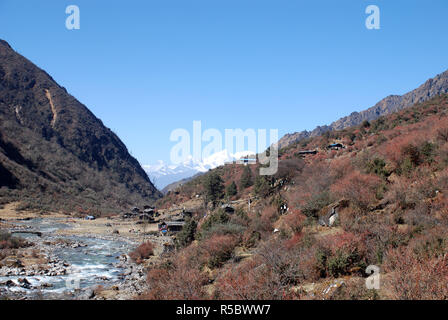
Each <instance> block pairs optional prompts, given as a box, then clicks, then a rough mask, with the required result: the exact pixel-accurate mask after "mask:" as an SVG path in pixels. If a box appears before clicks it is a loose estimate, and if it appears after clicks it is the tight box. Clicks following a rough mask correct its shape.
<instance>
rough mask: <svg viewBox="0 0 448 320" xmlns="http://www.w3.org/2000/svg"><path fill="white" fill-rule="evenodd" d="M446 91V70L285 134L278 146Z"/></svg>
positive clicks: (387, 112)
mask: <svg viewBox="0 0 448 320" xmlns="http://www.w3.org/2000/svg"><path fill="white" fill-rule="evenodd" d="M443 93H448V70H447V71H445V72H443V73H442V74H439V75H437V76H436V77H435V78H433V79H429V80H428V81H426V82H425V83H424V84H423V85H421V86H420V87H418V88H417V89H415V90H412V91H411V92H408V93H406V94H405V95H402V96H399V95H391V96H388V97H386V98H384V99H383V100H381V101H380V102H378V103H377V104H376V105H374V106H373V107H371V108H369V109H367V110H364V111H361V112H353V113H352V114H350V115H349V116H347V117H343V118H341V119H339V120H337V121H335V122H333V123H332V124H330V125H328V126H319V127H317V128H316V129H314V130H312V131H301V132H295V133H292V134H286V135H285V136H283V137H282V138H281V139H280V141H279V147H280V148H284V147H287V146H289V145H290V144H292V143H294V142H298V141H301V140H303V139H306V138H309V137H316V136H319V135H322V134H323V133H325V132H328V131H333V130H341V129H344V128H348V127H353V126H357V125H359V124H361V123H362V122H363V121H372V120H375V119H378V117H380V116H382V115H388V114H391V113H393V112H396V111H399V110H402V109H404V108H407V107H410V106H412V105H414V104H415V103H419V102H424V101H427V100H429V99H431V98H433V97H435V96H438V95H441V94H443Z"/></svg>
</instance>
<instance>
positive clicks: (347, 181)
mask: <svg viewBox="0 0 448 320" xmlns="http://www.w3.org/2000/svg"><path fill="white" fill-rule="evenodd" d="M380 184H381V179H380V178H378V177H377V176H375V175H373V174H362V173H360V172H359V171H353V172H352V173H350V174H349V175H347V176H346V177H344V178H342V179H340V180H338V181H337V182H336V183H335V184H334V185H332V186H331V192H332V193H333V194H334V195H336V196H338V197H341V198H346V199H348V200H349V201H350V203H351V204H354V205H355V206H357V207H359V208H360V209H362V210H366V209H367V207H368V206H369V205H371V204H373V203H374V202H375V201H376V192H377V189H378V186H379V185H380Z"/></svg>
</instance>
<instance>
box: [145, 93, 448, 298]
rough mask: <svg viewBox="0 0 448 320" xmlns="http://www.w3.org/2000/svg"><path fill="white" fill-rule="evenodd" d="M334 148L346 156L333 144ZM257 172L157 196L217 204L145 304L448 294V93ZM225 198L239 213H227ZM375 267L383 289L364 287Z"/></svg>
mask: <svg viewBox="0 0 448 320" xmlns="http://www.w3.org/2000/svg"><path fill="white" fill-rule="evenodd" d="M335 142H339V143H342V144H343V145H344V148H327V147H328V146H329V144H330V143H335ZM304 149H305V150H309V149H313V150H316V151H317V153H316V154H306V155H303V154H301V153H300V151H302V150H304ZM248 167H249V166H248ZM248 167H244V166H243V165H234V164H232V165H226V166H222V167H219V168H217V169H214V170H211V171H209V172H207V173H206V174H204V175H202V176H201V177H198V178H196V179H193V180H192V181H190V182H188V183H186V184H184V185H183V186H181V187H179V188H178V189H177V190H176V192H171V193H169V194H168V195H167V196H166V197H165V198H164V199H161V200H160V203H163V205H164V206H166V207H170V206H173V207H180V208H181V207H182V206H183V204H182V202H183V201H187V200H190V199H191V198H193V197H194V198H198V195H199V197H201V198H203V199H204V200H205V201H208V202H209V205H208V207H207V208H206V207H205V206H198V208H197V210H196V212H195V211H194V210H192V211H193V212H194V214H193V218H192V219H191V220H187V222H186V226H185V227H184V229H183V231H182V232H181V233H179V234H178V235H177V236H176V238H177V239H176V241H177V245H178V247H179V249H180V250H178V251H177V252H175V253H173V254H172V255H168V256H167V257H166V260H165V261H162V263H161V264H160V265H158V266H156V267H154V268H152V269H151V270H150V271H149V273H148V283H149V287H150V289H149V291H148V293H147V295H146V298H148V299H163V298H165V299H207V298H213V299H243V300H244V299H319V300H320V299H369V300H370V299H445V298H446V297H447V296H448V287H447V286H446V281H445V279H448V239H447V234H448V210H447V208H448V95H441V96H437V97H434V98H432V99H431V100H428V101H426V102H423V103H419V104H416V105H414V106H412V107H409V108H406V109H404V110H401V111H399V112H396V113H393V114H390V115H388V116H382V117H380V118H379V119H377V120H374V121H370V122H369V121H364V122H363V123H362V124H361V125H359V126H355V127H350V128H346V129H344V130H338V131H331V132H328V133H327V134H325V135H322V136H318V137H314V138H310V139H306V140H304V141H301V142H300V143H295V144H292V145H290V146H289V147H288V148H284V149H283V150H282V152H281V155H280V161H279V171H278V173H277V174H276V175H274V176H260V175H258V173H257V172H258V171H257V170H256V169H257V167H256V166H255V165H254V166H252V167H251V169H252V170H251V171H250V172H249V171H248V170H247V169H246V168H248ZM248 177H249V178H248ZM232 181H234V182H235V183H236V186H237V190H235V189H236V188H235V187H232V188H229V187H228V186H230V185H232ZM248 182H249V183H248ZM224 190H225V191H226V192H224ZM228 198H230V200H234V201H233V202H232V205H233V206H234V207H235V212H234V213H233V214H232V213H231V212H229V211H228V210H227V211H224V209H227V207H224V208H222V207H221V204H222V203H226V202H227V201H228V200H227V199H228ZM249 198H250V199H251V200H252V202H251V206H250V207H249V206H248V199H249ZM216 199H217V200H218V201H215V202H216V203H215V206H212V205H211V200H216ZM370 265H374V266H376V267H377V268H379V269H378V270H379V274H380V276H381V284H380V286H379V287H378V288H376V289H368V288H367V287H366V279H365V278H366V277H367V276H368V275H369V272H367V271H366V269H367V267H368V266H370ZM441 279H444V280H443V281H441Z"/></svg>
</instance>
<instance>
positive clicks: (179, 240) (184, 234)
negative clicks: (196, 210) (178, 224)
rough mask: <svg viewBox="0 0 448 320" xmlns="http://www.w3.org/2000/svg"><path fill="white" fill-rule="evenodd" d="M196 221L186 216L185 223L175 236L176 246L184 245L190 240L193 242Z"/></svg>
mask: <svg viewBox="0 0 448 320" xmlns="http://www.w3.org/2000/svg"><path fill="white" fill-rule="evenodd" d="M197 226H198V225H197V223H196V221H195V220H194V219H191V218H188V219H187V220H186V221H185V225H184V227H183V228H182V231H181V232H179V233H178V234H177V236H176V246H177V247H186V246H188V245H189V244H190V243H191V242H193V240H194V238H195V234H196V229H197Z"/></svg>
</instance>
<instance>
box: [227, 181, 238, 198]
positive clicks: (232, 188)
mask: <svg viewBox="0 0 448 320" xmlns="http://www.w3.org/2000/svg"><path fill="white" fill-rule="evenodd" d="M237 194H238V189H237V187H236V183H235V181H232V183H231V184H229V185H228V186H227V188H226V196H227V197H229V198H230V197H233V196H235V195H237Z"/></svg>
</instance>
